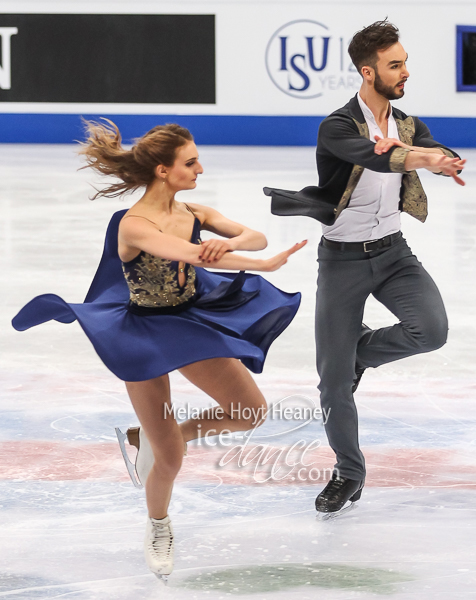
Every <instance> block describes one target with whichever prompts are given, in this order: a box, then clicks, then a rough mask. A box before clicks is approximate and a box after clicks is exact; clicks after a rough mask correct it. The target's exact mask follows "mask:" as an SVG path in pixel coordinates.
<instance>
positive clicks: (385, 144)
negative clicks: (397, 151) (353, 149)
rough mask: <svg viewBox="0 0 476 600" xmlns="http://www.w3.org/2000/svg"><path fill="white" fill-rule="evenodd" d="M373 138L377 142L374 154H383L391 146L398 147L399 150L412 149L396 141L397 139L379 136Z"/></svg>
mask: <svg viewBox="0 0 476 600" xmlns="http://www.w3.org/2000/svg"><path fill="white" fill-rule="evenodd" d="M374 138H375V140H376V141H377V143H376V144H375V148H374V152H375V154H385V152H388V151H389V150H390V148H392V147H393V146H400V148H405V149H406V150H411V149H412V147H411V146H409V145H408V144H404V143H403V142H401V141H400V140H397V138H381V137H380V136H379V135H375V136H374Z"/></svg>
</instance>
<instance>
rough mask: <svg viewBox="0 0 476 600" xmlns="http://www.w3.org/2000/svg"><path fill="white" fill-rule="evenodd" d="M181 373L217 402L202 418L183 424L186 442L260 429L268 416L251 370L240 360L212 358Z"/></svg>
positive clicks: (184, 368) (187, 367)
mask: <svg viewBox="0 0 476 600" xmlns="http://www.w3.org/2000/svg"><path fill="white" fill-rule="evenodd" d="M179 371H180V373H182V375H183V376H184V377H186V378H187V379H188V380H189V381H190V382H191V383H193V384H194V385H196V386H197V387H198V388H200V389H201V390H202V391H204V392H205V393H206V394H208V395H209V396H210V397H211V398H213V399H214V400H215V401H216V402H218V404H219V407H216V408H212V409H207V410H204V411H203V412H202V414H201V416H200V418H198V419H189V420H188V421H185V422H183V423H181V424H180V430H181V432H182V436H183V439H184V441H185V442H188V441H190V440H194V439H196V438H197V437H199V436H204V435H205V434H206V433H207V432H209V435H218V434H219V433H220V432H221V431H224V430H229V431H246V430H248V429H252V428H254V427H257V426H259V425H260V424H261V423H262V422H263V420H264V418H265V415H266V410H267V406H266V400H265V399H264V396H263V394H262V393H261V392H260V390H259V389H258V386H257V385H256V383H255V381H254V379H253V377H252V376H251V374H250V372H249V371H248V369H247V368H246V367H245V366H244V365H243V364H242V363H241V362H240V361H239V360H237V359H236V358H211V359H208V360H202V361H200V362H196V363H193V364H191V365H187V366H186V367H183V368H182V369H179Z"/></svg>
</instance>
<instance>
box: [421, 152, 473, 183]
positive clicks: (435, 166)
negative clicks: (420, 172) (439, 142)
mask: <svg viewBox="0 0 476 600" xmlns="http://www.w3.org/2000/svg"><path fill="white" fill-rule="evenodd" d="M426 156H427V158H428V166H427V167H426V168H427V169H428V170H429V171H431V172H432V173H443V175H448V176H449V177H452V178H453V179H454V180H455V182H456V183H457V184H458V185H465V182H464V181H463V180H462V179H461V177H459V176H458V171H462V170H463V169H464V165H465V163H466V160H462V159H460V158H449V157H448V156H446V155H442V156H438V155H437V154H427V155H426Z"/></svg>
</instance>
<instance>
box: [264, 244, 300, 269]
mask: <svg viewBox="0 0 476 600" xmlns="http://www.w3.org/2000/svg"><path fill="white" fill-rule="evenodd" d="M306 244H307V240H304V241H302V242H299V244H294V246H292V247H291V248H289V250H285V251H284V252H280V253H279V254H276V256H273V257H272V258H268V259H267V260H264V261H263V268H262V269H260V271H277V270H278V269H280V268H281V267H282V266H283V265H285V264H286V263H287V262H288V258H289V257H290V256H291V254H294V253H295V252H297V251H298V250H301V248H304V246H305V245H306Z"/></svg>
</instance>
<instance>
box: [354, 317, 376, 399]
mask: <svg viewBox="0 0 476 600" xmlns="http://www.w3.org/2000/svg"><path fill="white" fill-rule="evenodd" d="M366 331H372V330H371V329H370V327H367V325H366V324H365V323H362V330H361V332H360V335H361V336H362V335H363V334H364V333H365V332H366ZM365 369H366V367H362V366H361V365H359V361H357V360H356V361H355V377H354V381H353V383H352V393H353V394H355V392H356V391H357V388H358V387H359V383H360V380H361V379H362V375H363V374H364V371H365Z"/></svg>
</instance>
